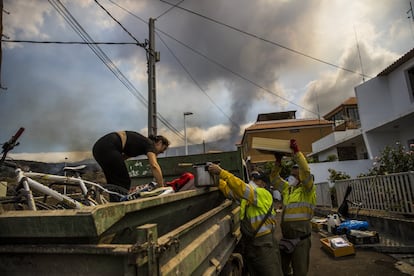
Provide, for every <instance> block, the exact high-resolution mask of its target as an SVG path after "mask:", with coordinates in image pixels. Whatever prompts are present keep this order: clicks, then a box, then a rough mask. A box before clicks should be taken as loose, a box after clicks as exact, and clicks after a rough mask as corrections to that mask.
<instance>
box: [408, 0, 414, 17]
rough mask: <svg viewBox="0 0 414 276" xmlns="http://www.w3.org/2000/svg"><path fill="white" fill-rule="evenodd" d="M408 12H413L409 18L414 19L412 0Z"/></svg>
mask: <svg viewBox="0 0 414 276" xmlns="http://www.w3.org/2000/svg"><path fill="white" fill-rule="evenodd" d="M408 13H411V16H410V15H409V16H408V18H411V19H412V20H413V21H414V12H413V5H412V4H411V1H410V9H409V10H408V11H407V14H408Z"/></svg>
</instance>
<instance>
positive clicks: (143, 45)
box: [95, 0, 148, 48]
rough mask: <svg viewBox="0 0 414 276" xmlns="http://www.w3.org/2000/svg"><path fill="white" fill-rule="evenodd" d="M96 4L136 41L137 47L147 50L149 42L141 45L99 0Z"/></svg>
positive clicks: (96, 0)
mask: <svg viewBox="0 0 414 276" xmlns="http://www.w3.org/2000/svg"><path fill="white" fill-rule="evenodd" d="M95 3H96V4H97V5H98V6H99V7H101V9H103V10H104V11H105V12H106V13H107V14H108V16H109V17H111V18H112V20H113V21H115V22H116V23H118V25H119V26H120V27H121V28H122V29H123V30H124V31H125V32H126V33H127V34H128V35H129V36H130V37H131V38H132V39H133V40H135V41H136V42H137V45H139V46H141V47H143V48H145V47H146V46H147V44H148V43H147V42H146V41H145V42H144V43H141V42H139V41H138V39H136V38H135V37H134V36H133V35H132V34H131V33H130V32H129V31H128V30H127V29H126V28H125V27H124V26H123V25H122V24H121V22H119V21H118V20H116V18H115V17H113V16H112V14H111V13H110V12H109V11H108V10H107V9H105V7H104V6H102V5H101V4H100V3H99V2H98V0H95Z"/></svg>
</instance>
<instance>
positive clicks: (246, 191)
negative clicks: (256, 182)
mask: <svg viewBox="0 0 414 276" xmlns="http://www.w3.org/2000/svg"><path fill="white" fill-rule="evenodd" d="M245 187H246V189H245V190H244V193H243V198H245V199H249V195H250V191H251V189H252V188H251V187H250V185H249V184H246V185H245Z"/></svg>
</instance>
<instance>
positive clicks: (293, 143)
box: [290, 139, 299, 153]
mask: <svg viewBox="0 0 414 276" xmlns="http://www.w3.org/2000/svg"><path fill="white" fill-rule="evenodd" d="M290 148H291V149H292V150H293V153H298V152H299V147H298V143H297V142H296V140H295V139H290Z"/></svg>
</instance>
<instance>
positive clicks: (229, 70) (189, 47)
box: [157, 29, 316, 114]
mask: <svg viewBox="0 0 414 276" xmlns="http://www.w3.org/2000/svg"><path fill="white" fill-rule="evenodd" d="M157 31H159V32H161V33H162V34H164V35H166V36H168V37H169V38H171V39H173V40H174V41H176V42H177V43H179V44H181V45H183V46H184V47H186V48H187V49H189V50H191V51H193V52H194V53H196V54H198V55H200V56H202V57H204V58H205V59H207V60H208V61H210V62H211V63H213V64H215V65H217V66H219V67H220V68H222V69H224V70H226V71H228V72H230V73H232V74H234V75H236V76H238V77H239V78H241V79H243V80H245V81H247V82H249V83H251V84H253V85H254V86H256V87H258V88H260V89H262V90H263V91H265V92H267V93H269V94H271V95H273V96H276V97H278V98H280V99H282V100H284V101H286V102H288V103H290V104H292V105H294V106H297V107H299V108H301V109H303V110H306V111H309V112H311V113H313V114H316V113H315V112H314V111H312V110H310V109H307V108H305V107H303V106H301V105H298V104H297V103H294V102H292V101H290V100H288V99H286V98H284V97H282V96H280V95H278V94H276V93H274V92H273V91H271V90H270V89H268V88H266V87H264V86H262V85H260V84H258V83H256V82H254V81H252V80H250V79H249V78H247V77H245V76H243V75H242V74H240V73H237V72H235V71H233V70H231V69H230V68H228V67H226V66H225V65H223V64H222V63H220V62H218V61H216V60H214V59H212V58H210V57H208V56H207V55H205V54H203V53H201V52H199V51H197V50H195V49H194V48H192V47H191V46H188V45H187V44H185V43H183V42H181V41H179V40H178V39H175V38H174V37H172V36H171V35H169V34H167V33H165V32H164V31H162V30H160V29H157Z"/></svg>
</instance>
